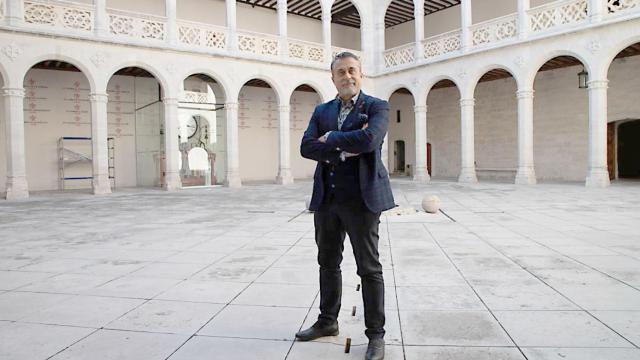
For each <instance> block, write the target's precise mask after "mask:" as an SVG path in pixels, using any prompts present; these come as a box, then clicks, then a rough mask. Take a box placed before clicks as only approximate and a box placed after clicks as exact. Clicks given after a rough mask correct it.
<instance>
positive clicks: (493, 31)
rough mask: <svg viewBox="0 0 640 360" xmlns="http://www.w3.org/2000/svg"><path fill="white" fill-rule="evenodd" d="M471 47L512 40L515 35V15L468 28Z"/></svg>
mask: <svg viewBox="0 0 640 360" xmlns="http://www.w3.org/2000/svg"><path fill="white" fill-rule="evenodd" d="M470 31H471V34H472V36H471V37H472V40H473V46H479V45H485V44H492V43H496V42H500V41H503V40H508V39H513V38H515V37H516V35H517V31H518V26H517V14H511V15H507V16H502V17H499V18H496V19H492V20H489V21H485V22H482V23H479V24H476V25H473V26H472V27H471V28H470Z"/></svg>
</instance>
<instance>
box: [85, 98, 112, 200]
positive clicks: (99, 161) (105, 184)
mask: <svg viewBox="0 0 640 360" xmlns="http://www.w3.org/2000/svg"><path fill="white" fill-rule="evenodd" d="M107 99H108V95H107V93H106V92H104V93H93V94H91V95H89V100H90V101H91V149H92V159H93V179H92V180H91V185H92V187H93V193H94V194H96V195H103V194H110V193H111V183H110V182H109V145H108V144H107V137H108V136H109V135H108V131H107Z"/></svg>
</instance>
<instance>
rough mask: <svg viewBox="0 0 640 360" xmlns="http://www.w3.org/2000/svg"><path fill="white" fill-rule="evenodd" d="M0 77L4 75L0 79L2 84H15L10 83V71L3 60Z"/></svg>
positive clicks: (6, 85)
mask: <svg viewBox="0 0 640 360" xmlns="http://www.w3.org/2000/svg"><path fill="white" fill-rule="evenodd" d="M0 77H2V79H0V80H1V81H2V85H3V86H4V87H7V88H8V87H10V86H11V85H13V84H11V83H10V81H11V79H10V78H9V71H7V68H6V67H5V64H3V63H2V62H0Z"/></svg>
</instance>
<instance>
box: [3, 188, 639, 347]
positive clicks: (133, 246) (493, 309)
mask: <svg viewBox="0 0 640 360" xmlns="http://www.w3.org/2000/svg"><path fill="white" fill-rule="evenodd" d="M392 184H393V189H394V194H395V197H396V202H397V203H398V205H399V206H400V210H401V211H400V210H398V211H394V212H389V213H386V214H384V215H383V216H382V218H381V224H380V249H379V250H380V259H381V263H382V264H383V268H384V275H385V289H386V296H385V307H386V316H387V326H386V328H387V336H386V339H387V344H388V346H387V356H386V359H391V360H394V359H403V360H407V359H409V360H414V359H415V360H422V359H436V360H439V359H442V360H445V359H446V360H467V359H469V360H485V359H486V360H489V359H491V360H516V359H517V360H522V359H529V360H578V359H579V360H630V359H633V360H636V359H640V349H639V348H638V346H639V345H640V337H639V336H638V334H640V315H639V314H640V266H639V264H640V192H638V191H637V187H638V185H639V184H637V183H614V185H613V186H612V187H610V188H608V189H601V190H586V189H585V188H584V187H583V186H582V185H572V184H541V185H537V186H515V185H509V184H495V183H481V184H472V185H463V184H457V183H449V182H438V181H434V182H432V183H430V184H428V185H424V184H415V183H412V182H410V181H406V180H403V179H394V180H393V182H392ZM310 191H311V183H310V182H308V181H307V182H304V181H303V182H298V183H296V184H294V185H290V186H278V185H251V186H245V187H243V188H241V189H228V188H212V189H187V190H182V191H179V192H175V193H166V192H163V191H160V190H154V189H118V191H117V192H115V193H114V194H111V195H109V196H99V197H96V196H92V195H90V194H87V193H83V192H69V193H40V194H34V196H32V197H31V198H30V199H28V200H26V201H20V202H6V201H0V219H2V221H0V337H1V338H2V341H0V358H1V359H11V360H14V359H16V360H18V359H19V360H25V359H49V358H51V359H92V360H93V359H114V360H115V359H118V360H123V359H124V360H127V359H135V360H147V359H149V360H160V359H163V360H164V359H171V360H174V359H179V360H186V359H188V360H199V359H225V360H227V359H234V360H235V359H239V360H243V359H256V360H258V359H259V360H263V359H265V360H270V359H274V360H283V359H294V360H297V359H304V360H308V359H311V360H313V359H323V360H324V359H362V358H363V356H364V351H365V350H366V346H365V344H366V341H367V339H366V338H365V336H364V320H363V317H362V310H363V309H362V299H361V292H359V291H356V286H357V285H358V284H359V283H360V280H359V278H358V277H357V275H356V265H355V261H354V259H353V255H352V250H351V246H350V244H349V240H348V239H346V241H345V256H344V260H343V263H342V269H343V294H344V297H343V307H342V311H341V314H340V318H339V321H340V334H339V336H336V337H327V338H323V339H318V340H316V341H313V342H307V343H302V342H298V341H295V340H294V334H295V332H296V331H298V330H299V329H301V328H303V327H306V326H308V325H310V324H312V323H313V321H314V320H315V319H316V317H317V314H318V309H317V308H318V301H319V299H318V272H317V264H316V249H315V241H314V231H313V215H312V214H310V213H308V212H305V211H304V203H305V199H306V198H307V197H308V196H309V194H310ZM425 194H435V195H438V196H439V197H440V199H441V201H442V212H439V213H437V214H426V213H424V212H420V211H412V210H411V208H413V209H417V210H419V209H420V203H421V200H422V196H423V195H425ZM398 214H401V215H398ZM354 305H355V306H356V315H355V316H352V313H351V308H352V306H354ZM346 338H351V339H352V344H353V346H352V348H351V352H350V353H348V354H345V352H344V343H345V341H346Z"/></svg>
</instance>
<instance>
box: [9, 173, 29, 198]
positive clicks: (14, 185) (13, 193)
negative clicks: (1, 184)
mask: <svg viewBox="0 0 640 360" xmlns="http://www.w3.org/2000/svg"><path fill="white" fill-rule="evenodd" d="M6 186H7V195H6V199H7V200H23V199H28V198H29V186H28V185H27V179H26V178H13V179H10V178H8V179H7V185H6Z"/></svg>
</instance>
